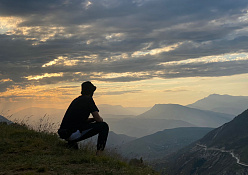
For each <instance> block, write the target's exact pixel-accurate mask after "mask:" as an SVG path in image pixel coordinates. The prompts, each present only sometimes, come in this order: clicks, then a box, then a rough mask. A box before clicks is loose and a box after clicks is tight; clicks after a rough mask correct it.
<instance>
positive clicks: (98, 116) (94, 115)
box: [91, 111, 103, 122]
mask: <svg viewBox="0 0 248 175" xmlns="http://www.w3.org/2000/svg"><path fill="white" fill-rule="evenodd" d="M91 114H92V116H93V118H94V119H95V121H96V122H103V119H102V117H100V115H99V113H98V111H95V112H92V113H91Z"/></svg>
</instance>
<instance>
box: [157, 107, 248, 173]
mask: <svg viewBox="0 0 248 175" xmlns="http://www.w3.org/2000/svg"><path fill="white" fill-rule="evenodd" d="M247 126H248V110H246V111H244V112H243V113H241V114H240V115H238V116H237V117H235V118H234V119H233V120H232V121H230V122H228V123H226V124H224V125H222V126H220V127H218V128H216V129H214V130H212V131H210V132H209V133H208V134H207V135H206V136H204V137H203V138H202V139H200V140H198V141H196V142H195V143H193V144H191V145H190V146H188V147H185V148H183V149H182V150H180V151H178V152H177V153H175V154H172V155H170V156H168V157H165V158H164V159H163V161H161V160H160V162H159V163H157V164H156V165H155V167H156V168H157V169H160V170H161V168H165V170H166V171H165V173H168V174H171V175H173V174H175V175H177V174H192V175H196V174H201V175H207V174H220V175H229V174H235V175H244V174H248V127H247Z"/></svg>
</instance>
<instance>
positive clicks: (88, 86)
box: [81, 81, 96, 97]
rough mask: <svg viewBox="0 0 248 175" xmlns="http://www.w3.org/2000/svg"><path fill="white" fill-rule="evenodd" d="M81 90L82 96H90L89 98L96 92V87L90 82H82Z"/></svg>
mask: <svg viewBox="0 0 248 175" xmlns="http://www.w3.org/2000/svg"><path fill="white" fill-rule="evenodd" d="M81 88H82V90H81V94H82V95H90V96H91V97H92V96H93V94H94V92H95V90H96V86H94V85H93V84H92V83H91V82H90V81H86V82H83V83H82V85H81Z"/></svg>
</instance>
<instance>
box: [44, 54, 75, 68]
mask: <svg viewBox="0 0 248 175" xmlns="http://www.w3.org/2000/svg"><path fill="white" fill-rule="evenodd" d="M78 62H79V60H69V59H68V57H63V56H59V57H58V58H57V59H54V60H53V61H50V62H48V63H46V64H43V65H42V67H48V66H52V65H56V64H62V65H64V66H75V65H76V64H77V63H78Z"/></svg>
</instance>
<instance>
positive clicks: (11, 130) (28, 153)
mask: <svg viewBox="0 0 248 175" xmlns="http://www.w3.org/2000/svg"><path fill="white" fill-rule="evenodd" d="M0 167H1V168H0V174H27V175H32V174H56V175H58V174H67V175H70V174H88V175H98V174H99V175H114V174H118V175H119V174H120V175H121V174H123V175H128V174H134V175H136V174H150V175H152V174H158V173H156V172H155V171H153V170H152V169H150V168H149V167H147V166H145V165H144V164H142V163H140V164H138V165H137V163H136V165H130V164H128V163H126V162H124V161H121V158H120V157H119V156H118V155H116V154H114V153H110V152H106V153H105V154H104V155H102V156H95V149H94V148H92V147H91V146H90V145H88V146H84V147H82V148H81V149H79V150H73V149H70V148H67V147H66V143H65V142H64V141H62V140H60V139H59V138H58V136H57V135H56V134H51V133H46V132H37V131H34V130H31V129H28V128H27V127H26V126H22V125H19V124H11V125H7V124H6V123H0Z"/></svg>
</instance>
